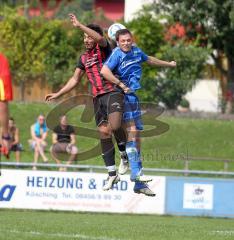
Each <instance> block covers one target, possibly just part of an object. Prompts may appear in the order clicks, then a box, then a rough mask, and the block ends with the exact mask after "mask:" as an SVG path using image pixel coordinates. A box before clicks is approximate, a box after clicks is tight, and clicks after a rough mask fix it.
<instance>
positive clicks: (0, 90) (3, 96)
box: [0, 53, 13, 157]
mask: <svg viewBox="0 0 234 240" xmlns="http://www.w3.org/2000/svg"><path fill="white" fill-rule="evenodd" d="M12 98H13V94H12V83H11V74H10V67H9V63H8V60H7V58H6V57H5V56H4V55H3V54H2V53H0V125H1V127H2V146H1V149H0V150H1V152H0V154H1V153H3V154H4V155H6V156H7V157H8V153H9V147H10V143H9V142H10V139H11V138H10V135H9V132H8V129H9V126H8V122H9V109H8V102H9V101H11V100H12Z"/></svg>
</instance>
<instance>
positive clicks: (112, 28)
mask: <svg viewBox="0 0 234 240" xmlns="http://www.w3.org/2000/svg"><path fill="white" fill-rule="evenodd" d="M125 28H126V27H125V26H124V25H123V24H120V23H114V24H112V25H111V26H110V27H109V28H108V37H109V38H110V39H112V40H113V41H115V34H116V32H117V31H118V30H120V29H125Z"/></svg>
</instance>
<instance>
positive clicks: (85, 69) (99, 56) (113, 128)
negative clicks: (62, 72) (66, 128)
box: [46, 14, 128, 190]
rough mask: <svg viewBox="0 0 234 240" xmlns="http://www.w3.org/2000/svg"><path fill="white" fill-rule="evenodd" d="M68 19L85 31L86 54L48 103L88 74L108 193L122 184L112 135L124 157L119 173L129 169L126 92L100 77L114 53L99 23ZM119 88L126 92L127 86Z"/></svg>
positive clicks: (71, 17) (105, 188)
mask: <svg viewBox="0 0 234 240" xmlns="http://www.w3.org/2000/svg"><path fill="white" fill-rule="evenodd" d="M69 16H70V19H71V22H72V24H73V26H74V27H77V28H79V29H80V30H82V31H83V32H84V45H85V48H86V52H85V53H83V54H82V55H81V56H80V59H79V62H78V64H77V66H76V69H75V72H74V74H73V76H72V77H71V78H70V79H69V81H68V82H67V84H66V85H65V86H64V87H63V88H62V89H60V90H59V91H58V92H56V93H51V94H48V95H47V96H46V101H51V100H53V99H56V98H58V97H60V96H62V95H63V94H65V93H67V92H69V91H71V90H72V89H73V88H74V87H75V86H77V84H78V83H79V82H80V79H81V78H82V76H83V75H84V73H86V75H87V77H88V79H89V81H90V83H91V85H92V94H93V104H94V112H95V120H96V124H97V127H98V130H99V133H100V141H101V148H102V156H103V159H104V162H105V165H106V168H107V170H108V174H109V176H108V180H107V182H106V184H105V185H104V186H103V190H109V189H111V188H112V186H113V184H114V183H117V182H118V181H119V176H118V174H117V173H116V166H115V147H114V144H113V142H112V134H114V136H115V139H116V142H117V145H118V148H119V151H120V154H121V164H120V169H119V170H121V172H120V171H119V172H120V173H122V174H124V173H125V172H126V170H127V168H128V162H127V154H126V151H125V150H126V133H125V131H124V129H123V128H122V126H121V118H122V113H123V106H124V103H123V101H124V95H123V92H121V91H119V90H118V89H116V86H115V85H114V84H112V83H110V82H109V81H107V80H105V79H104V78H103V77H102V76H101V74H100V71H101V69H102V66H103V63H104V62H105V60H106V59H107V58H108V57H109V55H110V54H111V47H110V45H109V43H108V41H107V40H106V38H105V37H103V31H102V29H101V28H100V26H98V25H96V24H89V25H87V26H85V25H83V24H82V23H80V22H79V21H78V20H77V18H76V17H75V15H73V14H70V15H69ZM119 87H120V88H122V89H123V90H124V89H125V85H124V84H122V86H121V85H120V86H119Z"/></svg>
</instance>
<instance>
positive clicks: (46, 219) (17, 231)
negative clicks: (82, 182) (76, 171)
mask: <svg viewBox="0 0 234 240" xmlns="http://www.w3.org/2000/svg"><path fill="white" fill-rule="evenodd" d="M12 239H20V240H29V239H30V240H37V239H38V240H41V239H43V240H53V239H54V240H55V239H56V240H58V239H59V240H63V239H64V240H67V239H70V240H73V239H79V240H83V239H87V240H145V239H147V240H175V239H177V240H198V239H199V240H221V239H222V240H228V239H230V240H231V239H234V220H231V219H211V218H197V217H172V216H151V215H119V214H115V215H112V214H101V213H100V214H97V213H92V214H91V213H74V212H42V211H20V210H1V211H0V240H12Z"/></svg>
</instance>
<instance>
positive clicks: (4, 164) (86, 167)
mask: <svg viewBox="0 0 234 240" xmlns="http://www.w3.org/2000/svg"><path fill="white" fill-rule="evenodd" d="M190 160H203V158H202V159H201V158H196V159H190ZM209 160H211V159H209ZM229 160H230V159H229ZM211 161H213V160H211ZM224 161H225V162H227V159H226V160H224ZM231 161H232V162H233V160H231ZM1 166H2V167H15V168H32V167H39V168H41V169H45V168H46V169H48V168H59V167H65V168H67V169H75V170H84V171H88V172H94V171H97V170H98V171H103V172H105V171H106V168H105V167H103V166H96V165H75V164H71V165H67V164H55V163H37V164H35V163H27V162H20V163H16V162H1ZM144 172H145V173H150V174H152V173H153V174H158V173H174V174H183V175H185V176H188V175H189V174H195V175H213V176H214V175H216V176H229V177H231V176H234V172H228V171H208V170H189V169H167V168H144Z"/></svg>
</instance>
